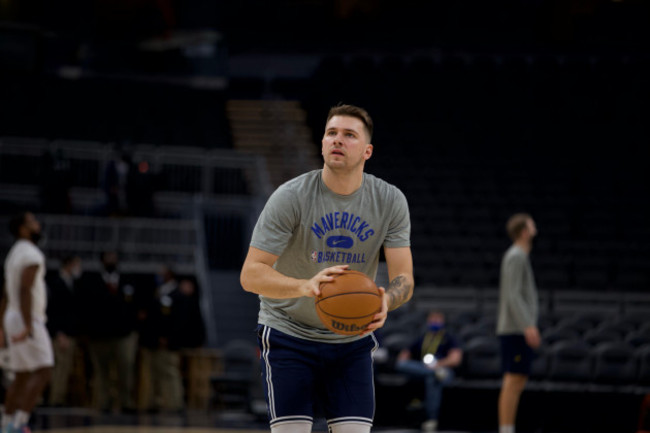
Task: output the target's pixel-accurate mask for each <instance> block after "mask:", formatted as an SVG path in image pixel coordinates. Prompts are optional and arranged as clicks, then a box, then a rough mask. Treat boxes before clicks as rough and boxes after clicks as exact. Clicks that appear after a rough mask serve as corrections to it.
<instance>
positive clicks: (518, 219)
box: [506, 213, 533, 241]
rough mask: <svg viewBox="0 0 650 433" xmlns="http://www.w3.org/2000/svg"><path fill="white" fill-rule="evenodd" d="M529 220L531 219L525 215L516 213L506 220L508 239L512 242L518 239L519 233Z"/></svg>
mask: <svg viewBox="0 0 650 433" xmlns="http://www.w3.org/2000/svg"><path fill="white" fill-rule="evenodd" d="M531 219H533V218H532V217H531V216H530V215H529V214H527V213H516V214H514V215H513V216H511V217H510V218H508V222H507V223H506V231H507V232H508V236H509V237H510V239H512V240H513V241H516V240H517V239H519V236H520V235H521V232H522V231H523V230H524V228H526V224H527V223H528V220H531Z"/></svg>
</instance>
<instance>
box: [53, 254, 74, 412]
mask: <svg viewBox="0 0 650 433" xmlns="http://www.w3.org/2000/svg"><path fill="white" fill-rule="evenodd" d="M80 276H81V259H80V258H79V257H78V256H68V257H65V258H64V259H63V260H62V261H61V268H60V269H59V271H58V272H56V273H55V274H51V275H49V276H48V278H47V288H48V302H47V328H48V331H49V332H50V337H51V338H52V346H53V347H54V370H53V372H52V382H51V384H50V395H49V403H50V405H52V406H64V405H65V404H66V403H67V394H68V382H69V379H70V375H71V373H72V367H73V364H74V354H75V350H76V347H77V343H76V340H75V337H76V336H77V335H78V333H79V314H80V311H79V304H78V303H77V298H76V293H75V292H76V289H77V281H78V279H79V277H80Z"/></svg>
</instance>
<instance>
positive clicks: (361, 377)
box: [257, 325, 377, 426]
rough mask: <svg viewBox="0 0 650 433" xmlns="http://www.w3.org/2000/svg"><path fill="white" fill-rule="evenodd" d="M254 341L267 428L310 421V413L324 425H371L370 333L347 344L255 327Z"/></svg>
mask: <svg viewBox="0 0 650 433" xmlns="http://www.w3.org/2000/svg"><path fill="white" fill-rule="evenodd" d="M257 337H258V338H257V340H258V343H259V345H260V350H261V364H262V380H263V382H264V391H265V393H266V402H267V404H268V412H269V421H270V425H271V426H274V425H279V424H281V423H289V422H310V423H313V420H314V411H315V409H316V410H317V411H322V414H323V415H324V416H325V418H326V420H327V424H328V425H329V426H332V425H336V424H343V423H357V424H365V425H368V426H372V420H373V418H374V414H375V388H374V381H373V365H372V352H373V351H374V350H375V349H376V347H377V340H376V339H375V337H374V335H371V336H370V337H367V338H362V339H359V340H356V341H353V342H351V343H342V344H337V343H319V342H314V341H310V340H304V339H301V338H296V337H292V336H290V335H287V334H285V333H283V332H280V331H278V330H276V329H272V328H269V327H268V326H264V325H259V326H258V330H257Z"/></svg>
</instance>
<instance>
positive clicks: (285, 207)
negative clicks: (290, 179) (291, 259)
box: [251, 188, 299, 256]
mask: <svg viewBox="0 0 650 433" xmlns="http://www.w3.org/2000/svg"><path fill="white" fill-rule="evenodd" d="M297 224H299V209H298V208H297V204H296V199H295V197H294V194H293V193H292V192H291V191H290V190H288V189H286V188H279V189H277V190H276V191H275V192H274V193H273V194H271V197H269V200H268V201H267V202H266V205H265V206H264V209H263V210H262V213H261V214H260V216H259V218H258V220H257V223H256V224H255V228H254V229H253V235H252V238H251V246H252V247H255V248H258V249H260V250H262V251H266V252H268V253H271V254H274V255H277V256H279V255H281V254H282V252H283V251H284V249H285V248H286V247H287V245H288V243H289V240H290V239H291V236H292V235H293V233H294V231H295V229H296V226H297Z"/></svg>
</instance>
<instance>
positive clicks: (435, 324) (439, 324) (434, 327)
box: [428, 322, 445, 332]
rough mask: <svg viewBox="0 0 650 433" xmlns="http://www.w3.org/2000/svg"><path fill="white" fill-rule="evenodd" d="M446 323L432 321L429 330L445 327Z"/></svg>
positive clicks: (435, 330)
mask: <svg viewBox="0 0 650 433" xmlns="http://www.w3.org/2000/svg"><path fill="white" fill-rule="evenodd" d="M444 327H445V325H444V324H442V323H438V322H431V323H429V324H428V328H429V331H433V332H437V331H440V330H441V329H442V328H444Z"/></svg>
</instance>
